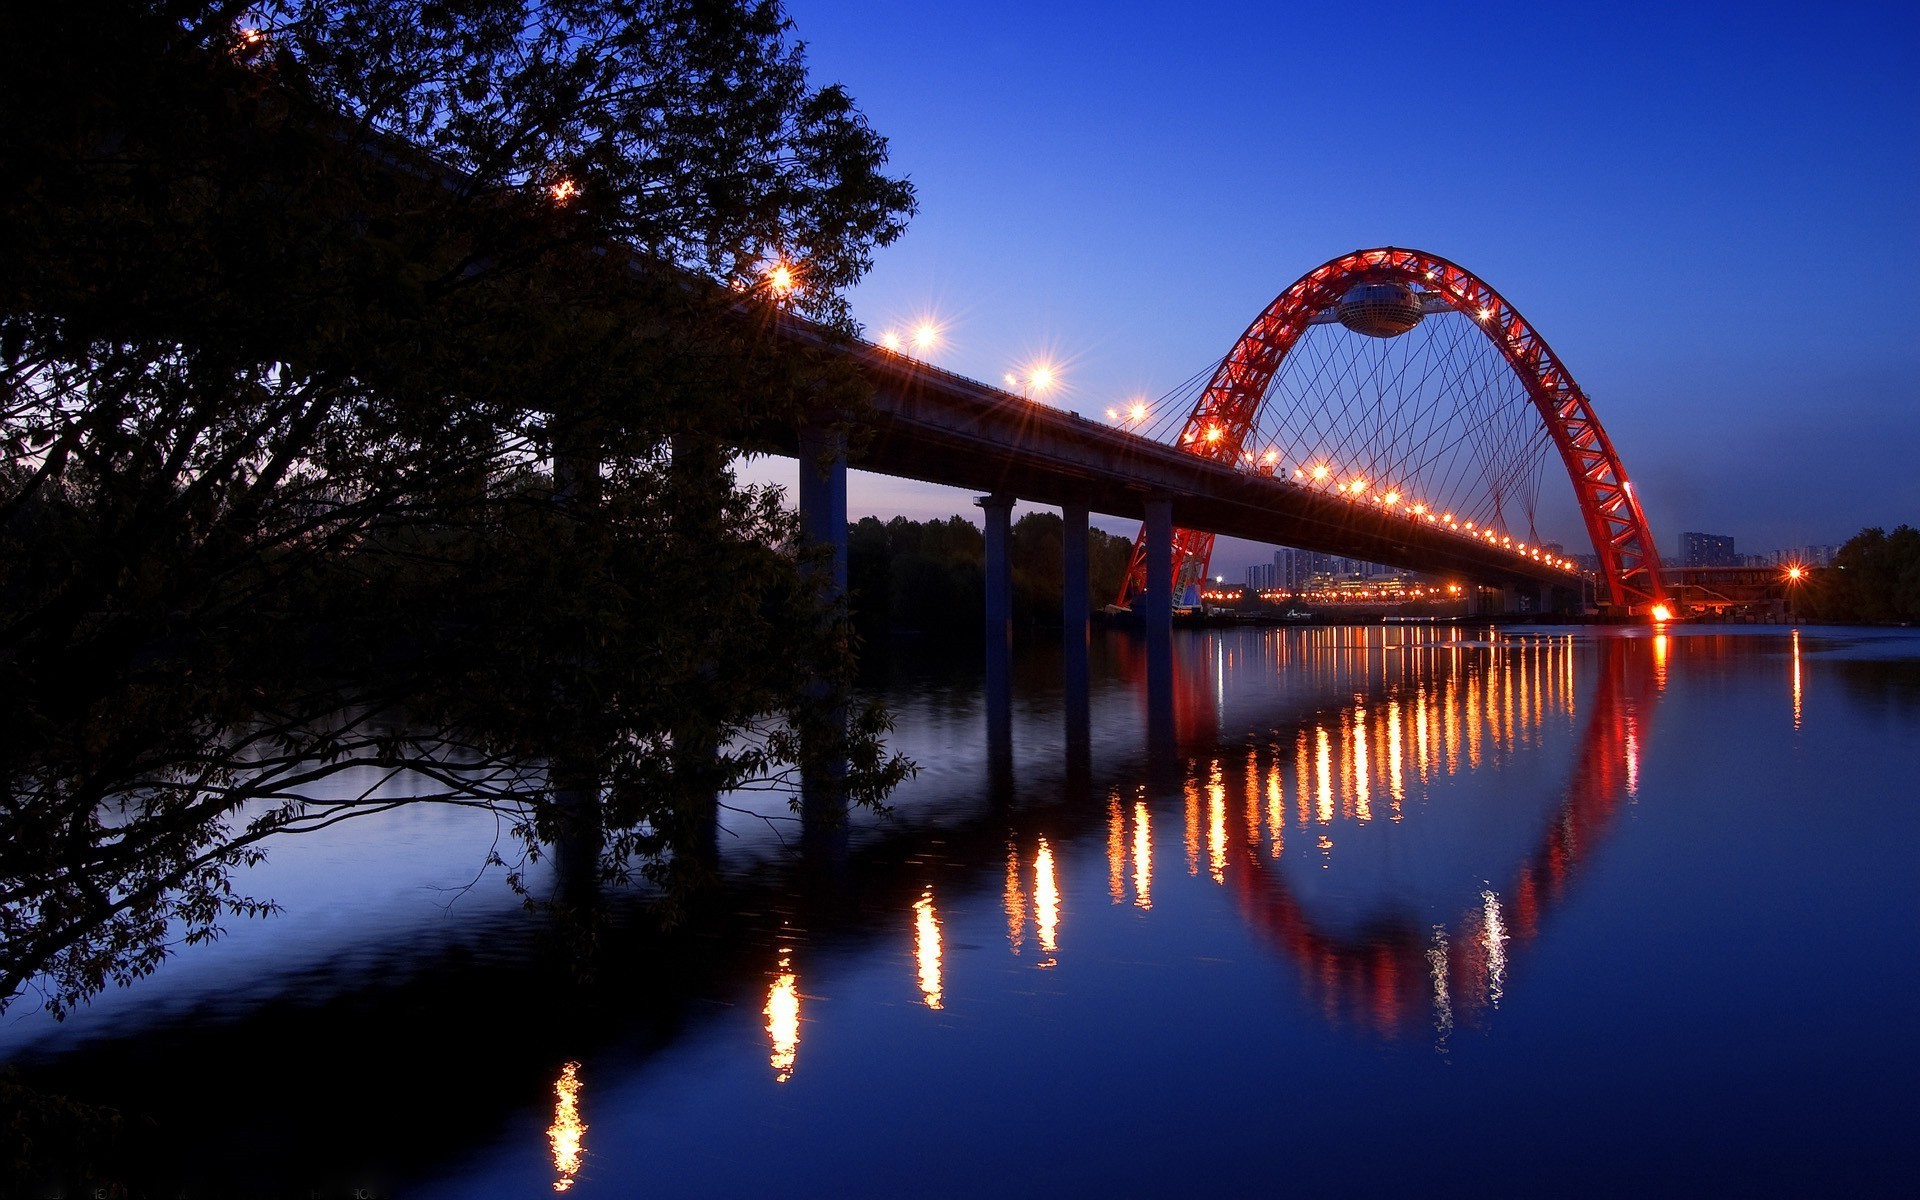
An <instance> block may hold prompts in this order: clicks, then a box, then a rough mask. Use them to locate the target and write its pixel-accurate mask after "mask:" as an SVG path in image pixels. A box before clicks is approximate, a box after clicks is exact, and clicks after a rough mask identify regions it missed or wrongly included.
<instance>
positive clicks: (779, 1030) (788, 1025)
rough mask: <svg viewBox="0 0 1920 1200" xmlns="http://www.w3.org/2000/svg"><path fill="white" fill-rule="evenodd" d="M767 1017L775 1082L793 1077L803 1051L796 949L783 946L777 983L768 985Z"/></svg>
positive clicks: (770, 1060)
mask: <svg viewBox="0 0 1920 1200" xmlns="http://www.w3.org/2000/svg"><path fill="white" fill-rule="evenodd" d="M761 1014H762V1015H763V1016H765V1017H766V1018H767V1040H768V1041H769V1042H771V1043H772V1044H773V1052H772V1054H770V1055H769V1056H768V1059H767V1063H768V1065H769V1066H771V1067H772V1068H773V1079H774V1082H775V1083H785V1082H787V1080H789V1079H792V1078H793V1064H794V1060H795V1059H796V1058H797V1057H798V1055H799V1051H800V985H799V981H798V980H797V979H796V978H795V976H794V973H793V950H792V948H791V947H787V946H782V947H781V948H780V966H779V969H778V970H777V971H776V972H775V973H774V977H773V984H772V986H770V987H769V988H768V989H767V1004H766V1007H765V1008H763V1009H761Z"/></svg>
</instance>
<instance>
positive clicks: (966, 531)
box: [847, 512, 1133, 638]
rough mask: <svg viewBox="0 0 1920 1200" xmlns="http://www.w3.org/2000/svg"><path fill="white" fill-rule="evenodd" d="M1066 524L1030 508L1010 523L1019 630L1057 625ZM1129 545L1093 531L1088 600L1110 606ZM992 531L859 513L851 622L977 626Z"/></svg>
mask: <svg viewBox="0 0 1920 1200" xmlns="http://www.w3.org/2000/svg"><path fill="white" fill-rule="evenodd" d="M1063 541H1064V525H1063V523H1062V521H1061V519H1060V514H1058V513H1052V512H1032V513H1027V514H1026V515H1025V516H1023V517H1021V518H1020V519H1019V520H1018V521H1015V522H1014V523H1013V534H1012V538H1011V545H1010V546H1009V557H1010V558H1011V559H1012V565H1013V619H1014V623H1015V624H1017V625H1020V626H1023V627H1032V626H1047V625H1056V626H1057V625H1058V624H1059V623H1060V600H1061V593H1062V581H1063V578H1064V577H1063V575H1062V573H1061V557H1060V556H1061V549H1062V545H1063ZM1132 553H1133V543H1132V542H1130V541H1128V540H1127V539H1126V538H1123V537H1116V536H1114V535H1113V534H1110V533H1106V532H1104V531H1102V530H1099V529H1090V530H1088V531H1087V563H1088V578H1089V583H1088V590H1089V602H1090V603H1091V604H1092V605H1093V606H1094V607H1096V608H1097V607H1099V606H1100V605H1102V604H1107V603H1110V602H1111V601H1112V600H1113V598H1114V596H1115V595H1116V594H1117V593H1118V592H1119V590H1120V580H1121V578H1122V577H1123V576H1124V575H1125V574H1126V571H1127V560H1128V558H1129V556H1130V555H1131V554H1132ZM985 562H986V536H985V534H983V533H982V532H981V530H980V527H979V526H977V525H975V524H973V523H972V522H971V521H968V520H967V519H966V518H964V517H961V516H957V515H956V516H952V517H948V518H947V519H946V520H944V521H941V520H933V521H909V520H907V519H906V518H905V517H895V518H893V519H892V520H891V521H886V522H882V521H880V520H879V519H877V518H875V517H863V518H861V519H860V520H859V521H857V522H855V523H854V524H853V525H852V526H851V528H850V529H849V530H848V540H847V585H848V590H849V592H851V593H852V595H851V603H852V610H853V619H854V621H855V623H856V625H857V626H858V627H859V628H860V629H861V630H862V631H863V632H864V633H865V634H866V635H867V636H868V637H869V638H872V637H873V636H875V635H876V634H877V633H880V632H884V631H888V630H919V631H933V630H961V631H964V632H965V633H966V634H967V635H968V636H971V635H972V634H973V633H974V631H976V630H978V629H979V628H980V626H981V621H982V619H983V617H984V612H983V606H984V602H985V582H986V573H985Z"/></svg>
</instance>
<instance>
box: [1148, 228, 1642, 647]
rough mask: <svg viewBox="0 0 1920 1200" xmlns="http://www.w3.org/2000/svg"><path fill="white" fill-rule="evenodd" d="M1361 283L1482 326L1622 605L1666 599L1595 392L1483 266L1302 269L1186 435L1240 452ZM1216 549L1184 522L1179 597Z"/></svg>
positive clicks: (1348, 264) (1391, 260)
mask: <svg viewBox="0 0 1920 1200" xmlns="http://www.w3.org/2000/svg"><path fill="white" fill-rule="evenodd" d="M1361 283H1402V284H1407V285H1410V286H1412V287H1415V288H1417V289H1419V290H1423V291H1427V292H1431V293H1433V294H1435V295H1437V296H1439V297H1440V298H1441V299H1442V300H1443V301H1445V303H1447V304H1448V305H1449V306H1451V307H1452V308H1454V309H1455V310H1457V311H1459V312H1461V313H1464V314H1466V315H1467V316H1468V317H1469V318H1470V319H1472V320H1473V321H1474V322H1475V323H1476V324H1478V325H1479V326H1480V328H1481V330H1482V331H1483V332H1484V333H1485V334H1486V335H1487V337H1488V339H1489V340H1491V341H1492V342H1493V344H1494V345H1495V346H1496V347H1497V348H1498V349H1499V351H1500V353H1501V354H1502V355H1503V356H1504V357H1505V358H1506V360H1507V363H1508V365H1509V366H1511V367H1512V368H1513V371H1514V374H1515V375H1517V376H1518V377H1519V378H1520V380H1521V382H1522V383H1523V384H1524V385H1525V386H1526V389H1527V394H1528V395H1529V396H1530V397H1531V398H1532V400H1533V404H1534V407H1535V408H1536V409H1538V410H1539V412H1540V417H1541V420H1543V421H1544V422H1545V423H1546V427H1547V431H1548V433H1549V434H1550V435H1551V436H1552V438H1553V444H1554V445H1555V446H1556V447H1557V448H1558V449H1559V451H1560V458H1561V461H1562V462H1564V463H1565V464H1566V468H1567V474H1568V475H1569V476H1570V477H1571V478H1572V480H1573V489H1574V493H1575V496H1576V497H1577V499H1578V501H1579V504H1580V513H1581V516H1582V517H1583V518H1584V519H1585V520H1586V523H1587V533H1588V535H1589V536H1590V537H1591V538H1592V539H1593V548H1594V552H1595V553H1596V554H1597V555H1598V556H1599V559H1600V577H1601V581H1602V582H1603V584H1604V585H1605V587H1606V589H1607V596H1608V598H1609V599H1610V601H1611V603H1612V604H1613V605H1614V606H1616V607H1618V608H1620V609H1622V610H1627V611H1633V610H1643V611H1644V610H1648V609H1650V608H1651V607H1652V606H1654V605H1657V604H1664V603H1665V602H1666V596H1665V592H1664V591H1663V589H1662V588H1661V586H1660V554H1659V551H1658V549H1657V548H1656V547H1655V544H1654V540H1653V531H1652V530H1651V529H1650V528H1648V526H1647V519H1646V516H1645V514H1644V513H1642V511H1641V509H1640V501H1639V500H1638V498H1636V497H1635V496H1634V494H1633V484H1632V482H1631V481H1629V480H1628V478H1627V472H1626V468H1625V467H1624V466H1623V465H1622V464H1621V462H1620V455H1619V454H1618V453H1617V452H1616V451H1615V450H1614V448H1613V442H1612V441H1611V440H1610V439H1609V438H1608V437H1607V432H1606V430H1605V429H1603V428H1601V426H1600V419H1599V418H1598V417H1597V416H1595V415H1594V412H1593V404H1592V402H1591V401H1590V400H1588V399H1587V396H1586V393H1585V392H1582V391H1581V390H1580V385H1579V384H1577V383H1575V382H1574V380H1573V375H1572V373H1571V372H1569V371H1568V370H1567V368H1566V366H1565V365H1564V364H1563V363H1561V361H1560V359H1559V357H1558V356H1556V355H1555V354H1554V352H1553V351H1552V349H1550V348H1549V347H1548V346H1547V342H1546V339H1545V338H1542V337H1541V336H1540V334H1539V333H1538V332H1536V331H1535V330H1534V328H1533V326H1532V325H1530V324H1528V323H1527V321H1526V319H1525V318H1524V317H1522V316H1521V315H1520V313H1519V311H1518V310H1517V309H1515V308H1514V307H1513V305H1511V304H1509V303H1507V300H1506V298H1505V297H1503V296H1502V295H1500V293H1499V292H1496V291H1494V290H1493V288H1491V287H1489V286H1488V285H1487V284H1486V283H1485V282H1484V281H1483V280H1481V279H1480V278H1479V277H1478V276H1477V275H1474V274H1473V273H1472V272H1471V271H1468V270H1466V269H1465V268H1464V267H1461V266H1459V265H1457V264H1455V263H1452V262H1449V261H1447V260H1446V259H1444V258H1441V257H1440V256H1439V255H1436V254H1428V253H1425V252H1424V251H1420V250H1405V249H1399V248H1396V247H1392V246H1384V247H1380V248H1378V249H1373V250H1356V251H1354V252H1353V253H1351V254H1345V255H1342V256H1341V257H1339V258H1336V259H1333V260H1331V261H1329V262H1326V263H1323V264H1322V265H1320V266H1318V267H1316V268H1314V269H1313V270H1311V271H1309V272H1307V273H1306V274H1305V275H1302V276H1301V277H1300V278H1299V279H1298V280H1296V281H1295V282H1294V284H1293V286H1291V287H1289V288H1288V289H1287V290H1286V291H1284V292H1282V293H1280V295H1278V296H1276V297H1275V298H1274V300H1273V303H1271V304H1269V305H1267V307H1266V309H1265V311H1263V312H1262V313H1261V314H1260V315H1259V316H1258V317H1256V318H1254V321H1253V324H1251V325H1249V326H1247V331H1246V332H1245V333H1243V334H1241V335H1240V340H1239V341H1237V342H1235V343H1234V346H1233V349H1232V351H1230V352H1229V353H1228V354H1227V357H1226V358H1225V359H1224V360H1223V361H1222V362H1221V364H1220V367H1219V369H1218V370H1216V371H1215V372H1214V375H1213V379H1212V381H1211V382H1210V383H1208V384H1207V389H1206V391H1204V392H1203V393H1201V396H1200V400H1199V402H1198V403H1196V404H1195V405H1194V408H1193V413H1192V415H1191V416H1189V417H1188V418H1187V423H1186V426H1185V428H1184V429H1183V430H1182V431H1181V435H1180V445H1181V446H1182V447H1183V448H1185V449H1187V450H1189V451H1191V452H1192V453H1194V454H1197V455H1200V456H1201V457H1203V458H1209V459H1213V460H1216V461H1219V462H1238V461H1240V455H1241V446H1242V443H1243V442H1244V441H1245V439H1246V436H1247V433H1248V431H1249V430H1250V429H1251V428H1252V427H1253V418H1254V414H1255V412H1256V410H1257V409H1258V408H1259V406H1260V401H1261V399H1262V397H1263V396H1265V394H1266V391H1267V387H1268V386H1269V385H1270V384H1271V383H1272V381H1273V376H1274V372H1276V371H1277V370H1279V368H1280V363H1281V360H1282V359H1284V358H1285V357H1286V356H1287V353H1288V352H1289V351H1290V350H1292V349H1293V346H1294V344H1295V343H1296V342H1298V341H1299V340H1300V335H1301V334H1302V333H1304V332H1305V331H1306V329H1307V325H1308V322H1309V321H1310V320H1311V319H1312V318H1313V317H1314V316H1316V315H1317V314H1319V313H1322V312H1325V311H1326V310H1327V309H1329V308H1332V307H1333V306H1334V305H1335V304H1337V303H1338V302H1339V300H1340V298H1341V296H1343V295H1345V294H1346V292H1347V290H1348V289H1350V288H1352V287H1353V286H1354V285H1356V284H1361ZM1144 552H1145V545H1144V543H1141V542H1137V543H1136V544H1135V546H1134V554H1133V563H1132V565H1131V567H1130V568H1129V569H1128V572H1127V579H1126V582H1125V583H1123V584H1122V585H1121V597H1120V599H1121V603H1123V604H1124V603H1126V602H1127V600H1128V599H1129V598H1130V597H1132V596H1136V595H1138V594H1139V593H1140V592H1141V591H1142V590H1143V589H1144V587H1145V584H1146V559H1145V553H1144ZM1212 553H1213V535H1212V534H1210V533H1201V532H1198V531H1195V530H1190V529H1176V530H1175V531H1174V548H1173V564H1174V566H1173V569H1174V579H1173V585H1174V595H1175V596H1176V597H1177V596H1179V595H1181V594H1183V593H1184V592H1185V591H1186V590H1187V588H1188V587H1189V586H1191V585H1193V584H1195V583H1197V582H1198V581H1199V580H1200V579H1202V578H1203V577H1204V576H1205V575H1206V570H1207V561H1208V559H1209V558H1210V557H1211V555H1212Z"/></svg>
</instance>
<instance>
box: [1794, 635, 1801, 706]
mask: <svg viewBox="0 0 1920 1200" xmlns="http://www.w3.org/2000/svg"><path fill="white" fill-rule="evenodd" d="M1793 727H1794V728H1795V729H1798V728H1800V631H1799V630H1798V629H1796V630H1794V631H1793Z"/></svg>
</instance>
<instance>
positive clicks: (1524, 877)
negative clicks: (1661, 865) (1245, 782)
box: [1227, 638, 1658, 1033]
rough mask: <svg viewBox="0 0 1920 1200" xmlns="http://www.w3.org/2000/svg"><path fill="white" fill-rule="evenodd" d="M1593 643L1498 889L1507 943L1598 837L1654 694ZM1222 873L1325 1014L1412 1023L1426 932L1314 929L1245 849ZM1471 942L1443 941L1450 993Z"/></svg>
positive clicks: (1401, 1025) (1411, 928)
mask: <svg viewBox="0 0 1920 1200" xmlns="http://www.w3.org/2000/svg"><path fill="white" fill-rule="evenodd" d="M1599 650H1600V655H1601V661H1600V672H1599V686H1598V688H1597V689H1596V691H1595V694H1594V697H1593V700H1592V705H1593V709H1592V712H1591V713H1590V714H1589V716H1588V718H1587V723H1586V727H1585V729H1584V731H1583V732H1582V734H1581V738H1580V744H1579V748H1578V751H1577V753H1576V757H1575V759H1574V764H1575V765H1574V772H1573V778H1572V779H1571V780H1570V781H1569V783H1568V786H1567V794H1566V797H1565V799H1564V800H1563V801H1562V803H1561V805H1560V808H1559V811H1558V812H1557V813H1556V814H1555V816H1554V819H1553V820H1552V821H1551V822H1550V823H1549V824H1548V827H1547V832H1546V836H1545V838H1544V839H1543V840H1542V842H1541V844H1540V846H1539V848H1538V849H1537V850H1535V851H1534V853H1533V856H1532V857H1531V858H1529V859H1528V860H1527V861H1526V862H1525V863H1524V864H1523V865H1522V866H1521V868H1520V870H1519V872H1518V874H1517V876H1516V877H1515V879H1514V881H1513V883H1512V885H1511V886H1510V887H1509V888H1508V889H1507V891H1506V893H1505V894H1506V896H1507V897H1509V899H1510V905H1509V908H1508V913H1509V917H1510V920H1511V925H1512V928H1511V935H1512V940H1514V941H1516V942H1518V941H1522V940H1526V939H1530V938H1532V937H1533V936H1534V935H1535V934H1536V933H1537V932H1538V930H1539V927H1540V922H1541V919H1542V917H1543V916H1544V915H1545V911H1546V909H1547V907H1548V906H1550V905H1551V904H1553V903H1555V902H1556V901H1558V900H1559V899H1560V898H1561V896H1562V895H1563V894H1564V893H1565V890H1566V887H1567V884H1568V882H1569V881H1570V880H1571V878H1572V876H1573V872H1574V870H1575V868H1577V867H1578V866H1579V864H1580V861H1581V859H1582V858H1583V857H1585V855H1587V854H1588V853H1589V852H1590V851H1591V850H1592V848H1593V847H1594V846H1595V845H1596V844H1597V843H1598V842H1599V841H1600V840H1601V838H1602V837H1603V836H1604V835H1605V834H1606V831H1607V827H1608V826H1609V825H1610V824H1611V823H1612V821H1613V818H1614V816H1615V815H1616V813H1617V812H1618V811H1619V808H1620V804H1621V802H1622V801H1623V800H1624V799H1625V797H1626V795H1627V789H1628V785H1629V780H1630V775H1631V770H1632V768H1631V767H1630V765H1629V764H1630V761H1631V758H1632V756H1634V755H1635V754H1637V753H1638V748H1637V745H1636V741H1637V738H1638V736H1639V729H1640V728H1641V722H1643V721H1644V720H1645V718H1646V717H1647V716H1648V715H1649V714H1650V713H1651V712H1652V705H1653V702H1654V700H1655V698H1656V697H1657V696H1658V690H1657V688H1656V687H1655V686H1654V681H1653V680H1652V678H1651V677H1650V676H1648V675H1646V674H1641V675H1640V677H1639V678H1638V679H1637V680H1633V681H1630V680H1629V679H1628V663H1627V649H1626V646H1625V645H1623V643H1622V641H1621V640H1620V639H1618V638H1602V639H1600V641H1599ZM1248 801H1249V803H1254V802H1255V801H1254V800H1253V798H1252V797H1249V798H1248ZM1227 874H1228V877H1229V878H1228V883H1229V886H1230V887H1231V888H1232V889H1233V893H1234V898H1235V902H1236V903H1237V904H1238V905H1239V907H1240V910H1241V912H1242V914H1243V915H1244V916H1245V917H1246V919H1247V921H1248V923H1249V924H1250V925H1252V926H1253V927H1254V928H1255V929H1256V930H1258V931H1259V932H1261V933H1262V934H1264V935H1265V936H1266V937H1267V938H1268V940H1269V941H1271V942H1272V943H1273V944H1274V945H1275V946H1277V947H1279V948H1280V949H1281V950H1282V951H1283V952H1285V953H1286V954H1287V955H1288V956H1289V957H1291V958H1292V959H1294V960H1295V961H1296V962H1298V963H1299V964H1300V965H1301V967H1302V968H1303V969H1302V976H1303V979H1304V982H1305V983H1306V985H1307V988H1308V990H1309V991H1310V992H1312V993H1314V994H1315V995H1317V996H1318V998H1319V999H1320V1000H1321V1002H1322V1003H1323V1005H1325V1006H1326V1008H1327V1009H1328V1010H1329V1012H1331V1013H1340V1012H1350V1013H1355V1014H1361V1015H1364V1017H1365V1018H1366V1019H1367V1020H1368V1021H1369V1022H1370V1023H1371V1024H1372V1025H1373V1026H1374V1027H1375V1028H1376V1029H1377V1030H1379V1031H1380V1032H1381V1033H1392V1032H1395V1031H1398V1030H1403V1029H1408V1028H1411V1027H1413V1026H1415V1025H1418V1024H1420V1023H1421V1021H1422V1019H1423V1015H1424V1013H1425V1011H1426V1004H1427V1001H1428V996H1429V993H1428V987H1429V982H1430V976H1429V974H1428V972H1429V970H1430V969H1431V966H1432V964H1431V963H1430V962H1429V960H1428V958H1427V952H1428V949H1429V946H1430V943H1429V941H1428V931H1427V930H1426V929H1424V928H1421V927H1417V926H1415V925H1414V924H1412V923H1410V922H1404V921H1395V920H1381V921H1378V922H1376V923H1374V924H1373V925H1371V926H1369V927H1367V928H1365V929H1364V930H1362V931H1361V932H1360V933H1358V934H1353V935H1336V934H1333V933H1330V932H1328V931H1326V930H1324V929H1321V928H1320V927H1318V926H1317V925H1316V924H1315V922H1314V920H1313V918H1312V916H1311V915H1310V914H1309V913H1308V912H1307V911H1306V910H1305V908H1304V907H1303V906H1302V905H1301V904H1300V901H1299V900H1298V899H1297V898H1296V897H1295V896H1294V895H1293V894H1292V892H1290V891H1289V890H1288V888H1287V885H1286V881H1285V880H1284V879H1283V878H1282V877H1281V876H1280V875H1279V874H1278V873H1277V872H1272V871H1270V870H1269V869H1268V863H1267V860H1266V859H1264V858H1263V857H1262V856H1261V855H1260V853H1259V851H1258V848H1257V847H1254V846H1242V847H1241V852H1240V853H1239V854H1236V855H1234V856H1232V857H1230V858H1229V859H1228V870H1227ZM1468 927H1469V928H1472V924H1471V922H1469V923H1468ZM1472 943H1473V939H1472V938H1470V937H1461V936H1455V937H1454V938H1453V945H1454V946H1455V947H1456V948H1457V949H1456V951H1455V952H1454V953H1452V954H1450V955H1449V956H1448V960H1447V962H1448V972H1449V979H1448V986H1449V990H1450V992H1451V993H1452V994H1454V995H1456V996H1465V995H1467V994H1470V993H1472V992H1473V991H1475V990H1476V989H1477V988H1478V986H1479V985H1481V984H1482V983H1484V978H1483V976H1484V970H1485V966H1486V964H1485V962H1484V960H1482V959H1480V958H1478V957H1477V956H1475V955H1474V954H1472V953H1461V952H1460V950H1465V949H1467V948H1469V947H1470V946H1471V945H1472Z"/></svg>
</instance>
